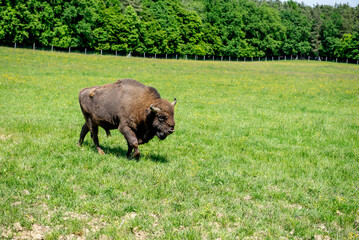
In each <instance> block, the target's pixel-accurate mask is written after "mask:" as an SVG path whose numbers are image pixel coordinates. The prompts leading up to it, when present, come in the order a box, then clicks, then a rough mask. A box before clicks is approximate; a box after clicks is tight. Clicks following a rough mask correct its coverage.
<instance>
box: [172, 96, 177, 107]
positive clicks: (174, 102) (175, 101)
mask: <svg viewBox="0 0 359 240" xmlns="http://www.w3.org/2000/svg"><path fill="white" fill-rule="evenodd" d="M176 103H177V98H175V100H174V101H173V102H172V105H173V106H175V105H176Z"/></svg>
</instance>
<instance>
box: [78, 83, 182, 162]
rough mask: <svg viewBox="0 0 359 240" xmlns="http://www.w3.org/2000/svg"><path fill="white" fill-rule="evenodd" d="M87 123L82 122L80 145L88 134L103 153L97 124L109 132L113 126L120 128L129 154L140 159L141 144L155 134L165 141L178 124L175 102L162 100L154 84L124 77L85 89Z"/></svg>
mask: <svg viewBox="0 0 359 240" xmlns="http://www.w3.org/2000/svg"><path fill="white" fill-rule="evenodd" d="M79 100H80V106H81V110H82V113H83V115H84V117H85V121H86V123H85V124H84V125H83V127H82V130H81V134H80V140H79V146H82V143H83V141H84V138H85V136H86V134H87V133H88V132H89V131H90V132H91V137H92V139H93V142H94V143H95V146H96V148H97V151H98V153H99V154H104V152H103V150H102V149H101V148H100V145H99V142H98V136H97V135H98V126H100V127H102V128H103V129H105V131H106V133H107V135H109V133H110V132H109V130H110V129H116V128H117V129H119V130H120V132H121V133H122V134H123V135H124V136H125V138H126V140H127V145H128V151H127V157H128V158H129V157H130V156H131V153H132V150H134V151H133V157H135V158H137V159H138V158H139V157H140V151H139V150H138V145H139V144H144V143H147V142H148V141H149V140H151V139H152V138H153V137H154V136H155V135H156V136H157V137H158V138H159V139H161V140H163V139H165V138H166V137H167V136H168V135H170V134H171V133H173V132H174V131H175V130H174V127H175V120H174V106H175V104H176V98H175V100H174V102H172V103H170V102H169V101H167V100H165V99H161V96H160V94H159V93H158V92H157V90H156V89H155V88H153V87H147V86H145V85H143V84H142V83H140V82H137V81H136V80H133V79H121V80H118V81H117V82H115V83H111V84H106V85H103V86H95V87H90V88H84V89H82V90H81V91H80V95H79Z"/></svg>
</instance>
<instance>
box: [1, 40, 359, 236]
mask: <svg viewBox="0 0 359 240" xmlns="http://www.w3.org/2000/svg"><path fill="white" fill-rule="evenodd" d="M120 78H134V79H136V80H138V81H140V82H142V83H144V84H146V85H150V86H153V87H155V88H156V89H157V90H158V91H159V92H160V94H161V97H162V98H166V99H168V100H170V101H172V100H173V97H176V98H177V100H178V102H177V105H176V107H175V120H176V132H175V133H174V134H172V135H171V136H169V137H168V138H167V139H166V140H164V141H160V140H159V139H157V138H154V139H153V140H152V141H150V142H149V143H148V144H145V145H141V146H140V152H141V155H142V157H141V159H140V160H139V161H135V160H128V159H127V158H126V156H125V155H126V151H127V144H126V141H125V139H124V137H123V136H122V135H121V134H120V133H119V132H118V131H115V130H113V131H112V136H111V137H109V138H107V137H106V133H105V131H104V130H103V129H100V133H99V140H100V145H101V146H102V149H103V150H104V152H105V153H106V155H104V156H101V155H98V154H97V151H96V148H95V146H94V144H93V142H92V139H91V138H90V135H87V136H86V138H85V142H84V146H83V147H82V148H79V147H78V146H77V142H78V138H79V134H80V130H81V127H82V125H83V124H84V119H83V116H82V114H81V111H80V107H79V104H78V93H79V90H80V89H82V88H84V87H89V86H94V85H102V84H105V83H111V82H114V81H116V80H117V79H120ZM358 188H359V66H358V65H352V64H339V63H329V62H328V63H327V62H314V61H310V62H308V61H281V62H213V61H206V62H203V61H185V60H178V61H176V60H158V59H142V58H125V57H115V56H101V55H83V54H69V53H57V52H43V51H33V50H24V49H12V48H3V47H0V239H31V238H36V237H38V238H39V239H41V238H43V239H102V240H104V239H236V238H237V239H315V240H321V239H323V240H324V239H325V240H328V239H358V238H359V236H358V235H359V189H358Z"/></svg>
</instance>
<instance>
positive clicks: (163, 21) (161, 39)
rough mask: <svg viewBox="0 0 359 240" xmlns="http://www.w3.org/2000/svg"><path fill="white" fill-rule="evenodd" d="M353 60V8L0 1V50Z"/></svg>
mask: <svg viewBox="0 0 359 240" xmlns="http://www.w3.org/2000/svg"><path fill="white" fill-rule="evenodd" d="M15 42H16V43H19V44H25V45H26V44H28V45H30V44H32V43H34V42H36V43H39V44H41V45H43V46H51V45H53V46H56V47H61V48H68V47H85V48H93V49H97V50H118V51H123V52H137V53H144V52H146V53H150V54H155V53H157V54H174V53H178V54H193V55H200V56H201V55H202V56H204V55H217V56H233V57H263V56H280V55H313V56H318V55H319V56H323V57H325V56H326V57H341V58H351V59H359V5H358V6H357V7H355V8H353V7H350V6H348V5H346V4H344V5H336V6H334V7H333V6H322V5H317V6H314V7H309V6H305V5H304V4H298V3H296V2H294V1H292V0H289V1H288V2H284V3H282V2H280V1H279V0H182V1H181V0H121V1H120V0H0V44H13V43H15Z"/></svg>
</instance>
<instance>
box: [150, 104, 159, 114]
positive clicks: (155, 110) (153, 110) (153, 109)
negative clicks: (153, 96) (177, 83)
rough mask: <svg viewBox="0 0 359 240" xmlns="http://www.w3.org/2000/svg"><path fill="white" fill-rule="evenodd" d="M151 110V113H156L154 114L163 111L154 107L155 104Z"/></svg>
mask: <svg viewBox="0 0 359 240" xmlns="http://www.w3.org/2000/svg"><path fill="white" fill-rule="evenodd" d="M150 109H151V112H154V113H157V112H159V111H161V109H159V108H157V107H154V106H153V104H151V106H150Z"/></svg>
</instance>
